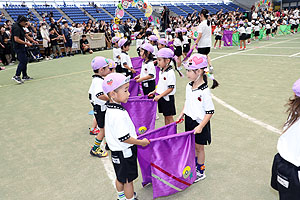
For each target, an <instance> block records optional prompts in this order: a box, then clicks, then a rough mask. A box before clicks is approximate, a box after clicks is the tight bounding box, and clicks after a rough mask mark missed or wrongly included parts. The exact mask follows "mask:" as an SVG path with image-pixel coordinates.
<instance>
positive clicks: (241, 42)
mask: <svg viewBox="0 0 300 200" xmlns="http://www.w3.org/2000/svg"><path fill="white" fill-rule="evenodd" d="M242 48H243V40H240V49H242Z"/></svg>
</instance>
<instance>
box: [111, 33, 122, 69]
mask: <svg viewBox="0 0 300 200" xmlns="http://www.w3.org/2000/svg"><path fill="white" fill-rule="evenodd" d="M119 40H120V38H119V37H113V38H112V40H111V42H112V45H113V59H114V61H115V63H116V65H117V67H116V72H119V73H122V68H121V49H120V48H119V46H118V42H119Z"/></svg>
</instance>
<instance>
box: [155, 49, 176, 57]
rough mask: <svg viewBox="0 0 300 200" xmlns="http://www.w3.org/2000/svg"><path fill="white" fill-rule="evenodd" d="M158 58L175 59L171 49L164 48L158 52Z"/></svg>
mask: <svg viewBox="0 0 300 200" xmlns="http://www.w3.org/2000/svg"><path fill="white" fill-rule="evenodd" d="M157 57H158V58H173V57H174V52H173V51H172V50H171V49H169V48H162V49H160V50H159V51H158V52H157Z"/></svg>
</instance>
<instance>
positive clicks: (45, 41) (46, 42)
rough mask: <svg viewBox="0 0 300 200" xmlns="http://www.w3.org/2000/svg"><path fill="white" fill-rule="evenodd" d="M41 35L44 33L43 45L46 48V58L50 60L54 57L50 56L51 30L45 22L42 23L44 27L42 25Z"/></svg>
mask: <svg viewBox="0 0 300 200" xmlns="http://www.w3.org/2000/svg"><path fill="white" fill-rule="evenodd" d="M41 35H42V38H43V47H44V49H45V59H46V60H49V59H51V60H52V58H51V57H50V37H49V31H48V28H47V26H46V24H45V23H43V24H42V27H41Z"/></svg>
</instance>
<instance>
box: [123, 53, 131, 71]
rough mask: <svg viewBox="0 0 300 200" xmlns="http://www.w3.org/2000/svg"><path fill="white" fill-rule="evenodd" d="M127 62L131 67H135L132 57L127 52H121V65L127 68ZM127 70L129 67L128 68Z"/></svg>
mask: <svg viewBox="0 0 300 200" xmlns="http://www.w3.org/2000/svg"><path fill="white" fill-rule="evenodd" d="M125 64H127V65H128V67H129V68H133V66H132V62H131V59H130V57H129V55H128V54H127V53H126V52H124V51H123V52H122V53H121V67H122V68H124V69H126V68H125V67H124V65H125ZM126 70H127V69H126Z"/></svg>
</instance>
